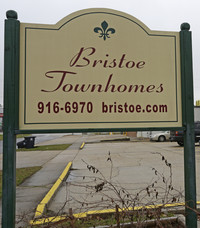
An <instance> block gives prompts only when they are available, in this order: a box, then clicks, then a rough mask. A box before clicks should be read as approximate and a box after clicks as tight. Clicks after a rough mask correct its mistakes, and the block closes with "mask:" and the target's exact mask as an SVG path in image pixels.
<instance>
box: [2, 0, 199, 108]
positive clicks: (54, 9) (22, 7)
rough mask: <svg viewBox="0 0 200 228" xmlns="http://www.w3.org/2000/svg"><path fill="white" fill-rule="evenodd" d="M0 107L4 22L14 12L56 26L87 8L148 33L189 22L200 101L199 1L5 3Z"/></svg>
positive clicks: (23, 19)
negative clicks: (111, 13) (115, 14)
mask: <svg viewBox="0 0 200 228" xmlns="http://www.w3.org/2000/svg"><path fill="white" fill-rule="evenodd" d="M0 6H1V7H0V29H1V31H0V34H1V36H0V104H3V66H4V63H3V62H4V59H3V53H4V19H5V18H6V11H7V10H10V9H12V10H15V11H17V13H18V19H19V20H20V21H21V22H28V23H41V24H55V23H57V22H58V21H59V20H61V19H62V18H63V17H65V16H67V15H68V14H70V13H72V12H75V11H78V10H81V9H86V8H110V9H115V10H119V11H122V12H125V13H128V14H130V15H132V16H134V17H136V18H137V19H139V20H140V21H141V22H143V23H144V24H145V25H146V26H147V27H149V28H150V29H151V30H161V31H162V30H165V31H180V25H181V24H182V23H183V22H188V23H189V24H190V26H191V31H192V37H193V38H192V41H193V73H194V100H200V63H199V60H200V40H199V39H200V25H199V21H200V13H199V9H200V1H199V0H190V1H188V0H165V1H164V0H122V1H119V0H72V1H69V0H56V1H49V0H5V1H1V5H0Z"/></svg>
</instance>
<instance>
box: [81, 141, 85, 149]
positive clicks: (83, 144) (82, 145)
mask: <svg viewBox="0 0 200 228" xmlns="http://www.w3.org/2000/svg"><path fill="white" fill-rule="evenodd" d="M84 146H85V142H83V143H82V144H81V146H80V150H82V149H83V147H84Z"/></svg>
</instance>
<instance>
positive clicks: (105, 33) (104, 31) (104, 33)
mask: <svg viewBox="0 0 200 228" xmlns="http://www.w3.org/2000/svg"><path fill="white" fill-rule="evenodd" d="M94 32H96V33H99V34H100V35H99V37H100V38H101V37H102V38H103V39H104V40H106V38H110V34H113V33H115V29H114V28H108V23H107V22H106V21H103V22H102V23H101V28H100V27H96V28H94Z"/></svg>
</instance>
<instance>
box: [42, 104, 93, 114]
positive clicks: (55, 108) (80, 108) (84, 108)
mask: <svg viewBox="0 0 200 228" xmlns="http://www.w3.org/2000/svg"><path fill="white" fill-rule="evenodd" d="M60 111H62V112H66V113H78V112H79V113H84V112H87V113H92V111H93V104H92V102H66V103H65V104H64V106H61V105H60V103H59V102H48V103H44V102H38V113H40V114H42V113H44V112H47V113H59V112H60Z"/></svg>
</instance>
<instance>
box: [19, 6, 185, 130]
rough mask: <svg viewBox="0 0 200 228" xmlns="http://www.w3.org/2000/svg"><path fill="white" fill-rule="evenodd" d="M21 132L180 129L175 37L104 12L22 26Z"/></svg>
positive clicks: (177, 46)
mask: <svg viewBox="0 0 200 228" xmlns="http://www.w3.org/2000/svg"><path fill="white" fill-rule="evenodd" d="M19 102H20V108H19V110H20V114H19V129H20V130H27V129H36V130H40V129H106V128H126V129H127V128H147V127H180V126H182V111H181V109H182V107H181V78H180V44H179V33H178V32H173V33H172V32H160V31H159V32H158V31H151V30H150V29H149V28H147V27H146V26H145V25H144V24H143V23H141V22H140V21H138V20H137V19H136V18H134V17H132V16H130V15H127V14H125V13H122V12H118V11H114V10H109V9H87V10H83V11H79V12H76V13H73V14H71V15H69V16H67V17H65V18H64V19H62V20H61V21H59V22H58V23H57V24H55V25H41V24H39V25H38V24H26V23H21V24H20V100H19Z"/></svg>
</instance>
